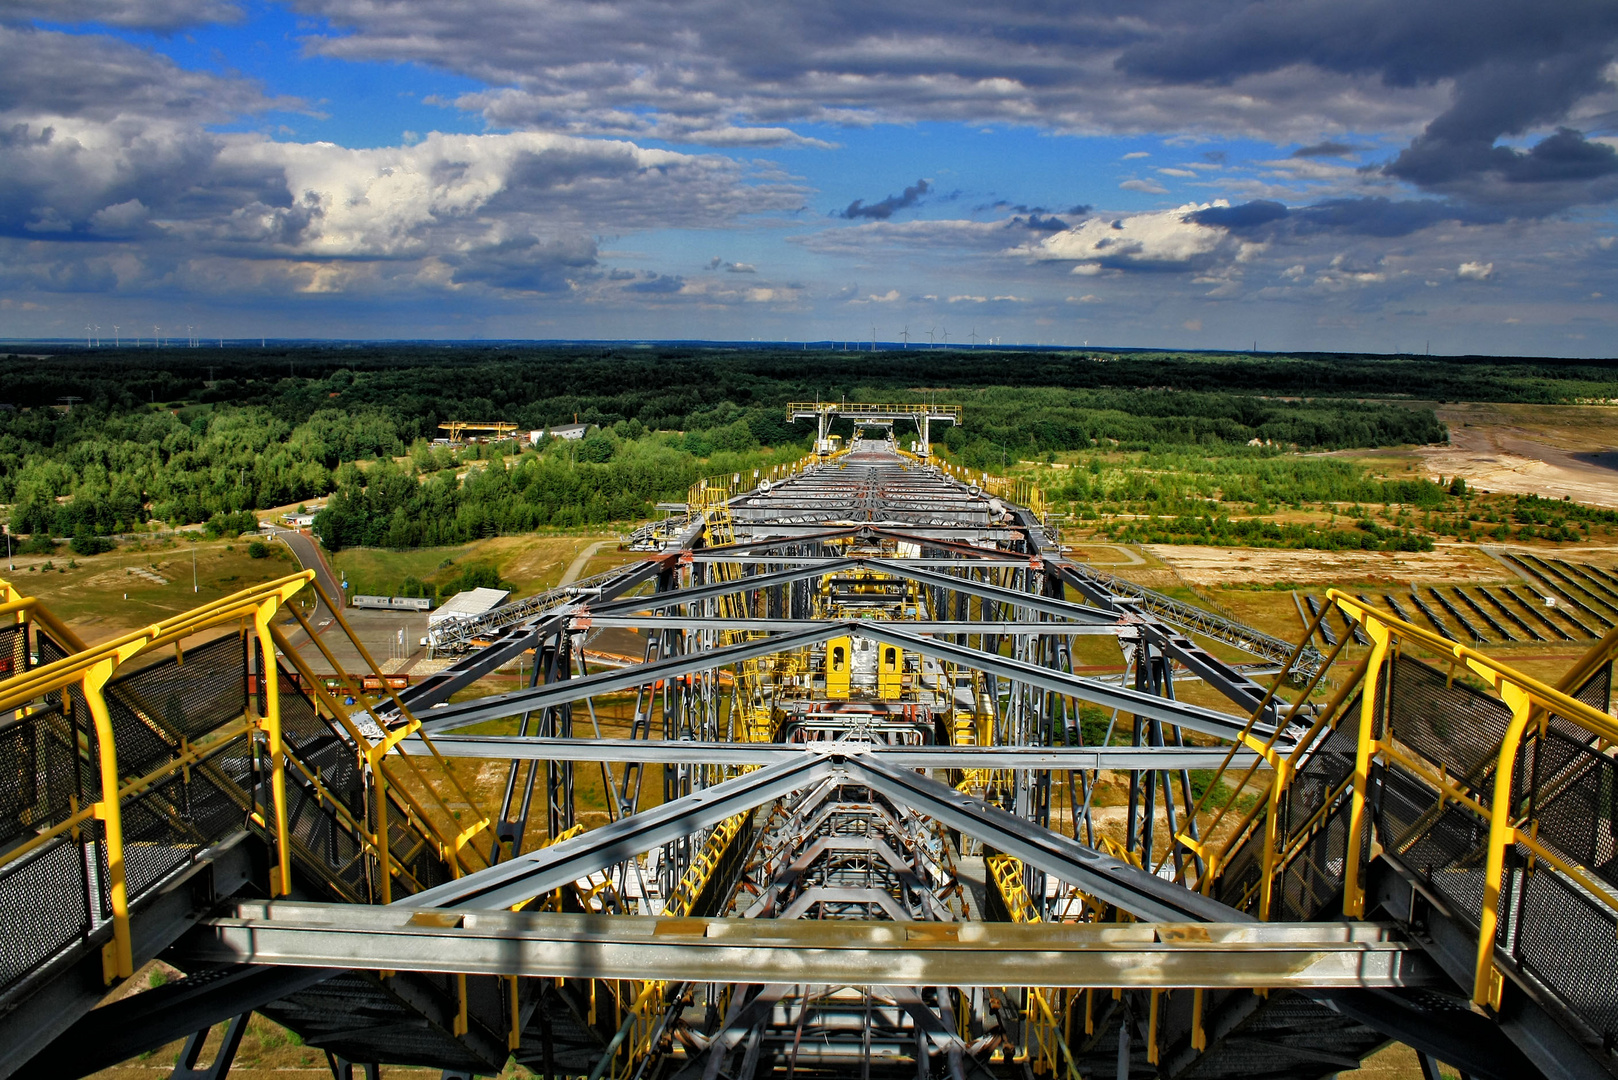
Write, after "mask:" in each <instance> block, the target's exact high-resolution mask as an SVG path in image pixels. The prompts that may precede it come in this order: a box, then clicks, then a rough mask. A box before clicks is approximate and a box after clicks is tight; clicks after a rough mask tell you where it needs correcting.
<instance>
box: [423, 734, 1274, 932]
mask: <svg viewBox="0 0 1618 1080" xmlns="http://www.w3.org/2000/svg"><path fill="white" fill-rule="evenodd" d="M833 777H838V778H841V779H842V780H843V782H845V783H854V784H865V785H867V786H869V787H871V788H872V789H873V790H875V791H878V792H880V793H881V794H883V795H885V796H887V797H888V798H889V799H892V800H894V801H895V802H896V803H897V804H898V805H901V806H908V807H911V808H912V809H914V810H916V811H918V812H920V813H923V814H925V815H927V816H928V817H931V818H933V819H935V820H937V821H939V822H941V823H943V824H945V825H947V826H949V827H950V828H952V829H956V830H958V831H960V832H962V833H965V834H966V835H968V836H972V837H974V838H976V839H978V840H980V841H982V842H983V843H986V844H989V845H991V846H993V847H995V848H996V849H998V850H1000V851H1004V852H1006V853H1007V854H1009V855H1013V856H1015V857H1017V858H1019V859H1021V860H1023V861H1024V862H1026V863H1028V864H1030V865H1032V866H1035V867H1038V868H1039V869H1040V870H1043V871H1045V872H1046V873H1048V874H1051V875H1053V876H1055V877H1058V878H1060V879H1062V880H1063V881H1067V882H1069V883H1071V884H1073V885H1075V886H1077V887H1078V888H1080V889H1082V890H1083V891H1084V892H1086V893H1088V894H1089V895H1091V896H1094V897H1096V898H1097V899H1099V900H1101V901H1103V902H1105V903H1109V904H1113V905H1114V906H1116V907H1118V908H1121V909H1122V910H1124V911H1127V912H1129V913H1131V914H1132V915H1134V916H1136V917H1137V918H1140V919H1143V920H1148V921H1176V920H1183V919H1188V918H1189V919H1196V920H1200V921H1208V922H1242V921H1245V920H1247V919H1249V918H1250V916H1247V915H1245V914H1243V913H1242V912H1239V911H1237V910H1235V909H1234V908H1230V907H1226V906H1225V905H1224V904H1220V903H1218V902H1217V901H1215V900H1212V899H1210V898H1208V897H1206V896H1203V895H1201V894H1200V893H1194V892H1191V891H1190V890H1188V889H1185V888H1182V887H1180V886H1178V885H1174V884H1172V883H1170V882H1167V881H1164V880H1163V879H1162V878H1160V877H1157V876H1156V875H1155V874H1149V873H1147V872H1146V871H1144V870H1141V869H1140V868H1138V867H1135V866H1131V865H1129V864H1128V863H1125V862H1122V861H1120V860H1118V859H1114V858H1112V857H1111V856H1107V855H1103V854H1101V853H1099V852H1097V851H1095V850H1094V849H1092V848H1088V847H1085V846H1084V845H1083V844H1080V843H1079V842H1078V841H1076V840H1071V839H1069V838H1067V837H1065V836H1062V835H1060V834H1058V833H1055V832H1052V831H1051V830H1049V829H1045V828H1042V827H1041V826H1038V825H1034V824H1032V823H1030V822H1028V821H1027V820H1025V819H1022V818H1018V817H1015V816H1013V815H1011V814H1008V813H1006V812H1005V811H1004V810H1001V809H999V808H997V807H993V806H990V805H989V804H987V803H985V802H984V801H983V800H981V799H977V798H974V797H972V796H970V795H966V794H963V793H961V792H959V791H956V790H955V789H954V788H951V787H948V786H946V785H944V784H941V783H939V782H938V781H936V780H931V779H929V778H927V777H925V776H922V775H921V774H919V773H916V772H913V771H911V770H908V769H903V768H894V767H891V766H889V765H886V764H884V763H882V762H880V761H877V760H874V759H872V758H871V757H869V756H868V755H859V754H853V755H845V754H840V753H826V754H813V755H804V756H803V758H801V759H800V760H798V761H795V762H781V763H779V764H775V765H767V766H765V767H764V768H762V769H759V770H757V771H756V772H751V773H746V774H744V775H742V776H738V777H736V778H734V779H731V780H726V781H723V782H722V783H719V784H716V785H714V786H713V787H707V788H701V789H699V790H697V791H693V792H692V793H691V794H689V795H686V796H682V797H681V798H679V799H676V800H674V801H673V802H669V803H664V804H663V805H661V806H658V807H655V808H653V809H651V810H646V811H643V812H641V813H639V814H634V815H631V816H629V817H625V818H620V819H618V820H617V821H615V822H613V823H611V824H609V825H604V826H602V827H601V828H599V829H596V830H593V831H591V832H588V833H585V834H584V835H582V836H577V837H574V838H572V839H570V840H564V841H562V842H560V843H558V844H554V845H552V846H550V847H547V848H542V849H540V850H538V851H533V852H529V853H527V854H524V855H519V856H518V857H516V858H515V859H512V860H511V861H509V862H504V863H498V864H496V865H494V866H491V867H489V868H488V869H485V870H479V871H477V872H475V873H472V874H468V875H467V876H466V877H463V878H459V879H457V880H455V881H451V882H449V883H447V884H444V885H440V886H437V887H436V888H432V889H428V890H426V891H425V892H421V893H417V894H416V895H415V896H414V897H412V898H411V899H412V903H413V904H414V905H416V906H421V907H468V908H479V909H494V908H509V907H512V906H515V905H518V904H522V903H524V902H526V901H528V900H531V899H532V898H533V897H535V896H539V895H541V894H543V893H547V892H550V891H552V890H553V889H558V888H561V887H563V886H565V885H567V884H568V883H570V882H573V881H576V880H578V879H580V878H583V877H587V876H588V875H590V874H592V873H595V872H597V871H600V870H604V869H605V868H607V867H609V866H612V865H614V864H616V863H621V862H623V861H624V860H625V859H629V858H633V857H635V856H637V855H639V854H641V853H643V852H645V851H649V850H650V849H652V848H654V847H658V846H660V845H662V844H666V843H669V842H670V841H672V840H676V839H679V838H681V837H685V836H689V835H690V834H692V833H694V832H697V831H698V830H699V829H704V828H708V827H711V826H713V825H717V824H718V823H719V822H721V821H723V820H724V819H725V818H728V817H730V816H732V815H733V814H737V813H741V812H743V811H747V810H751V809H753V808H754V807H757V806H760V805H762V804H763V803H766V802H770V801H773V800H774V799H778V798H781V797H782V796H784V795H787V794H789V793H790V792H793V791H797V790H800V789H802V788H805V787H808V786H810V785H811V784H814V783H816V782H818V781H821V780H826V779H829V778H833Z"/></svg>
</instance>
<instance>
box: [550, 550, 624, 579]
mask: <svg viewBox="0 0 1618 1080" xmlns="http://www.w3.org/2000/svg"><path fill="white" fill-rule="evenodd" d="M617 546H618V541H617V540H597V541H596V542H595V543H593V544H591V545H590V546H589V547H587V548H585V549H584V550H583V551H581V552H579V554H578V555H577V556H576V557H575V558H574V560H573V561H572V562H571V563H569V564H568V567H567V572H566V573H564V574H563V575H562V580H561V581H560V582H558V583H557V587H558V588H560V587H561V586H563V585H571V584H573V583H574V582H575V581H577V580H579V578H581V577H583V576H584V568H585V567H586V566H589V565H590V560H591V559H593V558H595V554H596V552H598V551H600V550H601V549H602V548H604V547H617Z"/></svg>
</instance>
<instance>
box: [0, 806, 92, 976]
mask: <svg viewBox="0 0 1618 1080" xmlns="http://www.w3.org/2000/svg"><path fill="white" fill-rule="evenodd" d="M90 824H92V825H93V824H94V823H93V822H92V823H90ZM85 834H86V835H90V834H93V830H85ZM89 865H90V859H89V857H88V853H87V850H86V848H85V847H84V846H82V845H81V844H79V843H76V842H74V840H73V838H72V837H69V836H64V837H60V838H58V839H56V840H53V841H51V842H50V843H47V844H45V845H44V846H43V847H41V848H39V849H38V850H37V851H34V852H31V853H30V854H29V855H27V856H25V857H24V858H22V859H20V860H18V861H17V862H14V863H12V864H10V865H8V866H6V867H5V868H4V869H3V870H0V946H3V947H0V990H5V989H9V988H10V987H11V985H12V984H13V983H15V982H16V981H17V980H19V979H21V978H22V977H24V976H25V975H27V974H29V973H30V972H32V971H34V970H35V969H37V968H38V967H40V965H42V964H44V963H45V962H46V961H48V960H50V958H51V957H53V956H55V955H56V954H57V953H59V952H61V951H62V950H63V949H65V948H67V947H68V946H69V945H72V944H73V943H74V942H75V941H78V940H79V939H81V938H82V937H84V935H86V934H88V933H89V932H90V924H91V919H90V914H91V912H90V901H89V897H90V896H91V885H92V883H91V882H90V880H89V875H88V872H87V869H88V866H89Z"/></svg>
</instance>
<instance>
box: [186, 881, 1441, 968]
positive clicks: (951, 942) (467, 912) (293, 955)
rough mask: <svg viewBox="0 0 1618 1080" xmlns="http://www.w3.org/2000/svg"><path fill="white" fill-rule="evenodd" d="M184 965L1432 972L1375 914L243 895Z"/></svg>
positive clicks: (211, 925) (193, 945) (197, 941)
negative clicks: (716, 913) (1093, 919)
mask: <svg viewBox="0 0 1618 1080" xmlns="http://www.w3.org/2000/svg"><path fill="white" fill-rule="evenodd" d="M181 950H182V952H183V954H184V957H185V959H186V960H187V962H190V963H242V962H247V963H257V964H281V965H288V966H319V967H326V966H329V965H331V964H332V963H338V964H340V965H341V966H343V967H344V968H349V969H366V970H396V971H436V972H453V973H458V974H480V975H503V976H535V977H566V978H594V979H666V980H672V981H681V982H716V983H742V984H756V983H761V982H763V983H779V984H789V985H790V984H794V983H796V984H804V983H811V984H832V985H856V986H857V985H868V984H872V983H878V984H893V985H899V986H961V987H974V986H990V987H999V986H1022V985H1026V984H1029V983H1034V984H1037V985H1041V986H1065V987H1146V988H1153V989H1159V988H1169V987H1199V986H1200V987H1239V988H1247V987H1271V988H1274V987H1298V988H1327V987H1334V988H1335V987H1344V988H1347V987H1400V986H1419V985H1425V984H1427V983H1429V982H1431V981H1432V979H1433V977H1434V969H1433V968H1432V967H1431V965H1430V964H1429V963H1427V962H1426V961H1425V959H1424V958H1423V957H1422V956H1421V954H1420V953H1419V952H1418V951H1415V950H1413V949H1412V947H1411V946H1410V945H1408V944H1407V943H1405V942H1401V941H1397V940H1394V939H1393V935H1392V932H1391V931H1390V928H1389V927H1387V926H1383V925H1380V924H1375V923H1357V924H1348V923H1289V924H1262V923H1235V924H1233V923H1212V924H1211V923H1202V922H1199V923H1191V924H1187V923H1183V922H1181V923H1136V924H1127V923H1126V924H1098V923H1042V924H1028V925H1016V924H1007V923H937V922H920V923H918V922H877V923H871V922H851V921H840V920H839V921H820V920H792V921H787V920H757V919H705V918H680V919H664V918H658V917H653V916H636V915H616V916H602V915H571V914H564V913H559V912H511V911H501V910H494V911H490V910H485V909H482V908H422V907H414V906H412V907H404V906H402V905H393V906H389V907H367V906H360V905H350V904H304V903H298V902H294V901H286V900H279V901H271V902H266V901H252V902H247V903H240V904H237V905H236V907H235V910H234V911H233V912H232V914H230V915H228V916H224V917H220V918H214V919H210V920H207V921H206V922H205V923H203V924H202V925H201V926H199V928H198V929H197V930H196V931H193V932H192V934H191V935H190V936H189V937H188V938H187V939H186V940H185V942H184V943H183V944H182V946H181Z"/></svg>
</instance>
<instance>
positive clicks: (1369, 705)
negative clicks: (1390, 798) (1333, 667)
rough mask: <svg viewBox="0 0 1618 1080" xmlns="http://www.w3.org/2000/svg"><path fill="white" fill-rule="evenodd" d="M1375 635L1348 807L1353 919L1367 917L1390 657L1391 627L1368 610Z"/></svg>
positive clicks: (1347, 867)
mask: <svg viewBox="0 0 1618 1080" xmlns="http://www.w3.org/2000/svg"><path fill="white" fill-rule="evenodd" d="M1364 628H1365V632H1366V634H1367V635H1369V636H1370V638H1371V656H1370V659H1369V660H1368V661H1367V662H1366V667H1365V681H1364V682H1362V683H1361V684H1360V685H1361V690H1360V731H1359V743H1358V746H1357V747H1356V749H1355V751H1354V794H1353V796H1352V798H1351V800H1350V802H1349V808H1348V850H1347V852H1346V853H1345V855H1344V874H1343V914H1344V915H1346V916H1348V917H1349V918H1351V919H1361V918H1364V917H1365V888H1364V886H1363V885H1361V884H1360V855H1361V851H1360V837H1361V836H1363V835H1364V833H1365V797H1366V792H1367V789H1368V788H1369V786H1370V782H1371V750H1372V744H1373V743H1374V742H1375V732H1376V694H1377V688H1378V687H1379V686H1380V685H1381V681H1382V665H1383V664H1384V663H1386V662H1387V657H1388V639H1389V634H1388V627H1387V626H1386V625H1385V624H1384V623H1383V622H1382V621H1381V620H1380V619H1376V618H1373V617H1371V616H1370V615H1369V614H1367V616H1366V618H1365V622H1364Z"/></svg>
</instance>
